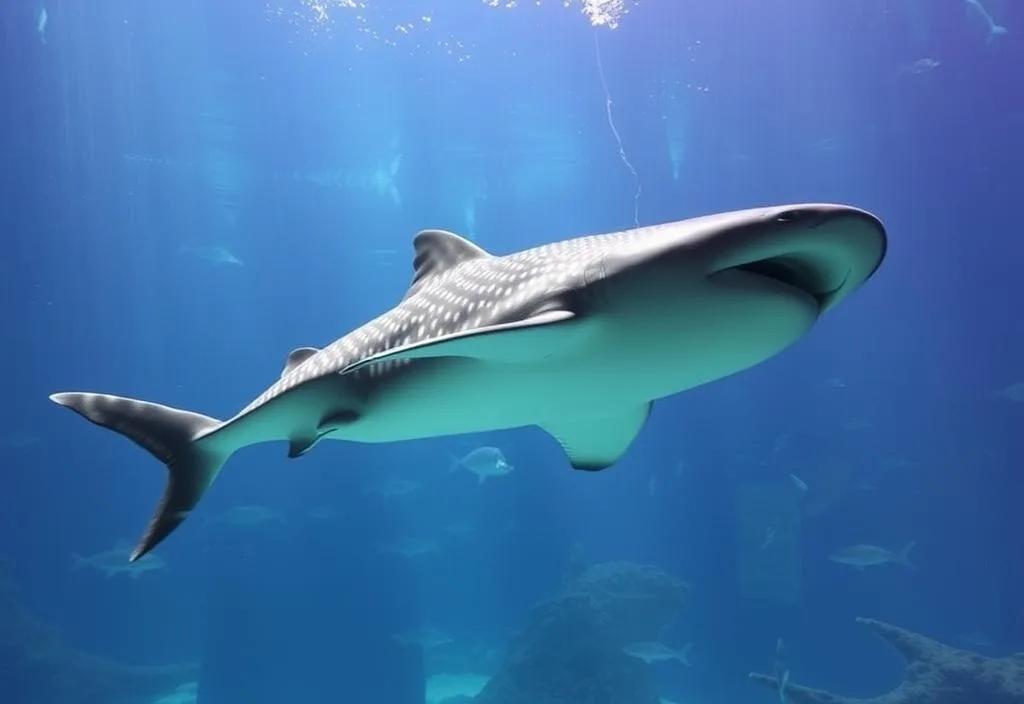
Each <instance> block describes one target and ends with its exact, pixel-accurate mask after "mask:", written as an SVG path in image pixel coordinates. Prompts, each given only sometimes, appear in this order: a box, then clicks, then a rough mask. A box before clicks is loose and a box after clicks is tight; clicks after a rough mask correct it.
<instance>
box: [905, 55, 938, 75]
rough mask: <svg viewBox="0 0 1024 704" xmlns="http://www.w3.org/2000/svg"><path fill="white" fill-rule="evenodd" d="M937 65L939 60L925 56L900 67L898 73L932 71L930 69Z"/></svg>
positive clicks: (914, 73)
mask: <svg viewBox="0 0 1024 704" xmlns="http://www.w3.org/2000/svg"><path fill="white" fill-rule="evenodd" d="M938 67H939V62H938V60H937V59H931V58H928V57H925V58H923V59H918V60H917V61H915V62H914V63H912V64H907V65H906V66H904V67H903V68H902V69H901V71H900V73H906V74H910V75H920V74H922V73H927V72H928V71H932V70H934V69H936V68H938Z"/></svg>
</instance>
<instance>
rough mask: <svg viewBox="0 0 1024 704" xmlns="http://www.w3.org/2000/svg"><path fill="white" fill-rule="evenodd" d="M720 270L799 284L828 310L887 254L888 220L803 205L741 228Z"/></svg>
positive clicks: (836, 208)
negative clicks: (883, 223)
mask: <svg viewBox="0 0 1024 704" xmlns="http://www.w3.org/2000/svg"><path fill="white" fill-rule="evenodd" d="M739 233H740V234H739V235H738V236H736V237H734V238H732V240H733V241H732V242H731V243H730V244H731V246H730V247H729V248H728V251H727V252H725V253H724V255H723V256H721V257H719V258H718V259H717V261H716V264H715V268H714V272H713V273H719V272H722V271H727V270H738V271H742V272H744V273H747V274H754V275H757V276H761V277H763V278H766V279H771V280H772V281H775V282H777V283H782V284H785V285H787V286H791V287H793V288H796V289H798V290H800V291H802V292H804V293H806V294H808V295H809V296H811V297H813V298H814V299H815V300H816V301H817V302H818V306H819V307H820V309H821V310H822V311H825V310H828V309H829V308H831V307H833V306H834V305H836V304H837V303H839V301H841V300H842V299H844V298H845V297H846V296H847V295H849V294H850V293H852V292H853V291H854V290H856V289H857V288H858V287H859V286H860V285H861V284H863V283H864V281H866V280H867V279H868V277H870V276H871V275H872V274H873V273H874V271H875V269H877V268H878V266H879V264H881V261H882V259H883V257H884V256H885V249H886V238H885V230H884V229H883V227H882V224H881V223H880V222H879V221H878V219H877V218H875V217H874V216H873V215H871V214H869V213H866V212H863V211H860V210H856V209H853V208H849V207H839V206H828V205H822V206H802V207H799V208H792V209H779V210H776V211H772V212H769V213H766V214H765V215H763V216H762V217H761V218H760V219H759V221H758V222H757V223H754V224H751V225H749V226H748V227H744V228H741V229H740V231H739Z"/></svg>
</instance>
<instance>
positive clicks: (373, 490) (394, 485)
mask: <svg viewBox="0 0 1024 704" xmlns="http://www.w3.org/2000/svg"><path fill="white" fill-rule="evenodd" d="M419 488H420V485H419V484H417V483H416V482H411V481H409V480H407V479H389V480H388V481H386V482H384V483H383V484H381V485H380V486H371V487H367V488H366V489H365V490H364V491H363V493H364V494H379V495H380V496H381V498H383V499H392V498H394V497H396V496H408V495H409V494H411V493H413V492H414V491H416V490H417V489H419Z"/></svg>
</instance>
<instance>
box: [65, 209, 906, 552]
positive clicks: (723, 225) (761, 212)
mask: <svg viewBox="0 0 1024 704" xmlns="http://www.w3.org/2000/svg"><path fill="white" fill-rule="evenodd" d="M886 243H887V236H886V232H885V229H884V227H883V225H882V223H881V222H880V221H879V220H878V218H876V217H875V216H874V215H872V214H870V213H868V212H865V211H863V210H860V209H857V208H853V207H849V206H843V205H833V204H802V205H786V206H775V207H767V208H756V209H750V210H740V211H733V212H727V213H718V214H714V215H707V216H702V217H697V218H693V219H689V220H683V221H679V222H672V223H666V224H661V225H655V226H649V227H641V228H637V229H631V230H626V231H621V232H615V233H608V234H599V235H591V236H585V237H578V238H574V239H566V240H562V241H557V242H554V243H551V244H545V245H542V246H538V247H534V248H531V249H525V250H522V251H518V252H514V253H511V254H506V255H503V256H502V255H495V254H491V253H489V252H487V251H485V250H484V249H482V248H480V247H478V246H477V245H476V244H474V243H472V242H470V241H468V240H466V239H464V238H462V237H459V236H458V235H456V234H453V233H451V232H446V231H443V230H425V231H422V232H420V233H419V234H417V235H416V237H415V238H414V240H413V248H414V259H413V277H412V282H411V285H410V287H409V289H408V291H407V292H406V294H405V297H404V298H403V299H402V300H401V301H400V302H399V303H398V304H397V305H396V306H394V307H393V308H391V309H390V310H388V311H387V312H385V313H383V314H382V315H380V316H379V317H377V318H375V319H373V320H371V321H369V322H367V323H366V324H364V325H363V326H361V327H358V328H356V329H355V330H352V331H351V332H349V333H348V334H346V335H344V336H343V337H341V338H339V339H337V340H335V341H334V342H332V343H330V344H329V345H327V346H326V347H323V348H319V349H318V348H314V347H299V348H297V349H295V350H293V351H292V352H291V353H289V354H288V356H287V359H286V361H285V364H284V368H283V369H282V371H281V372H280V376H279V378H278V379H277V380H276V381H274V382H273V383H272V384H271V385H270V386H269V387H268V388H267V389H266V390H265V391H264V392H263V393H261V394H260V395H259V396H258V397H256V398H255V399H254V400H253V401H252V402H251V403H250V404H249V405H247V406H246V407H245V408H243V409H242V410H241V411H239V412H238V413H237V414H236V415H235V416H234V417H233V418H230V419H228V420H224V421H221V420H218V419H216V418H211V417H208V416H205V415H201V414H199V413H193V412H191V411H187V410H181V409H177V408H171V407H168V406H164V405H160V404H157V403H150V402H148V401H141V400H135V399H131V398H124V397H120V396H113V395H109V394H100V393H82V392H62V393H55V394H53V395H51V396H50V399H51V400H52V401H53V402H55V403H57V404H59V405H61V406H64V407H66V408H69V409H71V410H73V411H75V412H77V413H78V414H79V415H81V416H83V417H85V418H86V419H88V420H89V421H91V422H93V423H95V424H97V425H100V426H103V427H105V428H109V429H111V430H114V431H116V432H117V433H120V434H121V435H124V436H126V437H127V438H129V439H130V440H132V441H134V442H135V443H136V444H138V445H140V446H141V447H143V448H144V449H146V450H148V451H149V452H150V453H151V454H152V455H153V456H154V457H156V458H157V459H159V460H160V461H161V462H162V463H163V464H164V465H166V468H167V472H168V480H167V484H166V487H165V490H164V493H163V497H162V499H161V500H160V502H159V504H158V506H157V508H156V511H155V513H154V514H153V517H152V519H151V520H150V522H149V524H148V527H147V528H146V530H145V532H144V534H143V536H142V538H141V539H140V541H139V542H138V544H137V546H136V547H135V549H134V550H133V551H132V553H131V555H130V558H129V559H130V560H132V561H135V560H138V559H139V558H141V557H142V556H144V555H145V554H146V553H148V552H149V551H150V550H152V549H153V548H154V547H156V546H157V545H158V544H159V543H160V542H161V541H163V540H164V539H165V538H166V537H167V536H168V535H170V534H171V533H172V532H173V531H174V530H175V529H176V528H177V527H178V526H179V525H180V524H181V523H182V522H183V521H184V520H185V519H186V518H187V517H188V516H189V514H190V513H191V512H192V510H193V509H194V508H195V507H196V505H197V504H198V503H199V501H200V499H201V498H202V496H203V494H204V493H205V492H206V490H207V489H209V487H210V485H211V484H212V483H213V481H214V480H215V479H216V477H217V475H218V474H219V472H220V470H221V468H222V467H223V466H224V464H225V462H226V461H227V460H228V458H229V457H230V456H231V455H232V454H234V453H235V452H236V451H238V450H239V449H241V448H243V447H247V446H249V445H253V444H256V443H262V442H267V441H274V440H282V441H286V442H287V443H288V457H291V458H295V457H300V456H302V455H304V454H306V453H307V452H309V451H310V450H311V449H312V448H313V447H315V446H316V445H317V443H318V442H319V441H321V440H345V441H351V442H362V443H382V442H393V441H401V440H412V439H417V438H429V437H437V436H446V435H455V434H462V433H475V432H485V431H492V430H500V429H506V428H518V427H525V426H539V427H540V428H541V429H543V430H545V431H547V433H548V434H549V435H551V436H552V437H553V438H554V439H555V440H557V442H558V443H559V444H560V445H561V447H562V448H563V450H564V452H565V454H566V456H567V457H568V462H569V464H570V465H571V466H572V467H573V468H576V469H580V470H589V471H595V470H601V469H604V468H606V467H609V466H611V465H613V464H615V463H616V462H617V461H618V460H619V459H620V458H621V457H622V456H623V455H624V454H625V452H626V451H627V449H628V448H629V447H630V445H631V444H632V443H633V440H634V439H635V438H636V437H637V435H638V434H639V433H640V431H641V430H642V429H643V427H644V424H645V423H646V421H647V418H648V415H649V414H650V411H651V406H652V403H653V402H654V401H656V400H658V399H660V398H664V397H667V396H671V395H673V394H677V393H679V392H682V391H685V390H687V389H692V388H694V387H697V386H700V385H702V384H705V383H708V382H711V381H714V380H716V379H721V378H723V377H727V376H730V375H732V374H734V373H737V372H739V371H742V370H745V369H748V368H750V367H753V366H754V365H756V364H758V363H760V362H762V361H764V360H767V359H769V358H771V357H773V356H775V355H777V354H778V353H780V352H782V351H783V350H785V349H786V348H788V347H789V346H790V345H792V344H793V343H795V342H797V341H798V340H799V339H800V338H802V337H803V336H804V335H806V334H807V333H808V332H809V331H810V330H811V329H812V328H813V327H814V325H815V323H816V321H817V320H818V319H819V318H820V317H821V316H822V315H823V314H824V313H826V312H828V311H830V310H831V309H833V308H834V307H836V306H837V305H838V304H839V303H840V302H842V301H844V300H845V299H846V298H847V297H848V296H849V295H850V294H851V293H852V292H853V291H855V290H856V289H858V288H859V287H860V286H861V285H862V284H863V283H864V282H865V281H867V280H868V279H869V277H871V275H872V274H873V273H874V272H875V271H876V269H877V268H878V267H879V265H880V264H881V262H882V260H883V258H884V256H885V251H886ZM239 353H240V354H244V348H243V349H242V350H240V352H239Z"/></svg>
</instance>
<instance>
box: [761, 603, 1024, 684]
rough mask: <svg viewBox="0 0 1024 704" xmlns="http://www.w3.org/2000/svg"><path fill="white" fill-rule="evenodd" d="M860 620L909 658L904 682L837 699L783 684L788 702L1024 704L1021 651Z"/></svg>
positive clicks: (765, 678) (767, 679) (763, 679)
mask: <svg viewBox="0 0 1024 704" xmlns="http://www.w3.org/2000/svg"><path fill="white" fill-rule="evenodd" d="M857 623H861V624H864V625H865V626H867V627H869V628H870V629H872V630H873V631H874V632H875V633H877V634H878V635H879V636H881V637H882V638H884V639H885V640H886V641H888V642H889V644H890V645H892V646H893V647H894V648H896V650H897V651H899V653H900V655H902V656H903V658H904V659H905V660H906V661H907V669H906V674H905V675H904V677H903V682H901V683H900V684H899V686H897V687H896V688H895V689H893V690H892V691H890V692H887V693H886V694H882V695H880V696H877V697H874V698H871V699H853V698H850V697H841V696H839V695H836V694H832V693H830V692H825V691H822V690H819V689H811V688H809V687H802V686H800V685H795V684H788V685H786V692H785V695H786V701H788V702H791V703H792V704H1024V653H1017V654H1015V655H1011V656H1009V657H1003V658H988V657H984V656H982V655H978V654H977V653H973V652H971V651H969V650H960V649H959V648H954V647H952V646H949V645H944V644H942V643H939V642H938V641H934V640H932V639H930V638H926V637H924V636H922V635H920V634H918V633H913V632H912V631H907V630H905V629H903V628H898V627H896V626H891V625H889V624H888V623H882V622H881V621H875V620H873V619H868V618H859V619H857ZM750 678H751V679H752V680H754V681H755V682H757V683H759V684H763V685H765V686H767V687H770V688H772V689H775V690H776V691H777V690H778V687H779V685H778V681H777V680H776V679H775V678H774V677H769V676H767V675H761V674H757V673H751V675H750Z"/></svg>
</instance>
